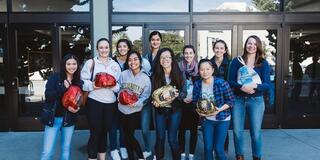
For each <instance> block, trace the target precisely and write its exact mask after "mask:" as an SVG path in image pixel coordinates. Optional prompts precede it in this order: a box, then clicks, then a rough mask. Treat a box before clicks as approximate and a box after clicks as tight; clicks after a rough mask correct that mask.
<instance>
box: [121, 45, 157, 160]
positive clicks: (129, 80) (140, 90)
mask: <svg viewBox="0 0 320 160" xmlns="http://www.w3.org/2000/svg"><path fill="white" fill-rule="evenodd" d="M124 69H125V70H124V71H123V72H122V73H121V76H120V81H119V82H120V85H121V89H120V92H119V94H118V101H119V104H118V108H119V111H120V112H121V113H120V123H121V127H122V129H123V131H124V132H123V133H124V138H125V145H126V148H127V151H128V158H129V160H134V159H135V157H134V153H136V155H137V157H138V159H144V157H143V152H142V150H141V147H140V144H139V142H138V141H137V139H136V138H135V137H134V131H135V129H136V127H137V124H139V116H140V112H141V110H142V108H143V106H144V105H145V104H146V103H147V101H148V99H149V97H150V94H151V80H150V78H149V77H148V75H147V74H146V73H145V72H144V71H143V69H142V57H141V55H140V54H139V53H137V52H135V51H130V52H129V53H128V56H127V60H126V62H125V64H124Z"/></svg>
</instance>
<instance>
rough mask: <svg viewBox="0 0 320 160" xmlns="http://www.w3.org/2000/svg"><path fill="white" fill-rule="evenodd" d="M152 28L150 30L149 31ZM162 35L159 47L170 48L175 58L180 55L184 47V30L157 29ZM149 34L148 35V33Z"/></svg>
mask: <svg viewBox="0 0 320 160" xmlns="http://www.w3.org/2000/svg"><path fill="white" fill-rule="evenodd" d="M152 31H153V30H151V31H150V33H151V32H152ZM157 31H159V32H160V33H161V35H162V41H161V48H164V47H166V48H171V49H172V50H173V52H174V54H175V56H176V57H177V58H180V57H181V56H182V49H183V47H184V45H185V44H184V30H172V29H168V30H157ZM148 36H149V35H148Z"/></svg>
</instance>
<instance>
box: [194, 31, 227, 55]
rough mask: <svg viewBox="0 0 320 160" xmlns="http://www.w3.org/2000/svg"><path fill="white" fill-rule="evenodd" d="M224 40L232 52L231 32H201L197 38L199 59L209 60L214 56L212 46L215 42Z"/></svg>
mask: <svg viewBox="0 0 320 160" xmlns="http://www.w3.org/2000/svg"><path fill="white" fill-rule="evenodd" d="M219 39H222V40H224V41H225V42H226V43H227V45H228V48H229V53H232V50H231V48H232V47H231V30H218V29H217V30H199V31H198V37H197V54H198V59H199V60H200V59H203V58H209V59H211V58H212V57H213V56H214V53H213V48H212V45H213V43H214V42H215V41H217V40H219Z"/></svg>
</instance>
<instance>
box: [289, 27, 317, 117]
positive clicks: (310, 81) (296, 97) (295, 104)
mask: <svg viewBox="0 0 320 160" xmlns="http://www.w3.org/2000/svg"><path fill="white" fill-rule="evenodd" d="M319 35H320V29H319V27H316V26H315V27H312V28H303V27H293V28H291V32H290V54H289V68H288V69H289V75H288V78H289V82H288V83H289V85H288V88H289V90H288V95H287V96H288V98H289V100H288V102H289V105H288V106H289V107H290V108H289V109H288V113H289V114H291V115H293V114H294V115H301V114H303V115H315V114H319V113H320V110H319V107H320V37H319Z"/></svg>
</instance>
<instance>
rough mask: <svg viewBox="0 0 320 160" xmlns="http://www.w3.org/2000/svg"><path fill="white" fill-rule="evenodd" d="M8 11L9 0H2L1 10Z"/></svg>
mask: <svg viewBox="0 0 320 160" xmlns="http://www.w3.org/2000/svg"><path fill="white" fill-rule="evenodd" d="M6 11H7V0H0V12H6Z"/></svg>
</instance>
